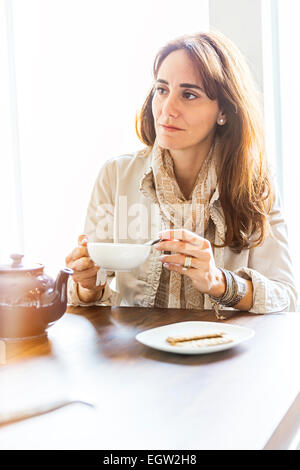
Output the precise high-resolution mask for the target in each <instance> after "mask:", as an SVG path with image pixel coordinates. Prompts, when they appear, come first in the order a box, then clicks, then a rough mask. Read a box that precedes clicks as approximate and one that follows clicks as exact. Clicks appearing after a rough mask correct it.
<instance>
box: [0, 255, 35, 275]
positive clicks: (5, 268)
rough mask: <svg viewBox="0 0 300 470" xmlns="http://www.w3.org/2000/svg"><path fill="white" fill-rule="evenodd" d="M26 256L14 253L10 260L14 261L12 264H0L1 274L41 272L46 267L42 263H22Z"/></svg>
mask: <svg viewBox="0 0 300 470" xmlns="http://www.w3.org/2000/svg"><path fill="white" fill-rule="evenodd" d="M23 257H24V255H22V254H19V253H13V254H11V255H10V258H11V259H12V263H11V264H0V273H3V272H6V273H8V272H19V271H21V272H27V271H30V272H31V271H34V272H35V271H39V270H43V269H44V265H43V264H40V263H32V264H28V265H25V266H24V264H23V263H22V258H23Z"/></svg>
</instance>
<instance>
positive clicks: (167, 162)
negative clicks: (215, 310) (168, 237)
mask: <svg viewBox="0 0 300 470" xmlns="http://www.w3.org/2000/svg"><path fill="white" fill-rule="evenodd" d="M217 151H218V141H217V139H215V141H214V143H213V145H212V147H211V149H210V151H209V153H208V156H207V158H206V159H205V161H204V162H203V165H202V167H201V170H200V171H199V173H198V176H197V179H196V182H195V185H194V188H193V190H192V193H191V195H190V197H189V199H188V200H187V199H186V198H185V197H184V196H183V194H182V192H181V190H180V188H179V185H178V183H177V180H176V177H175V174H174V165H173V159H172V157H171V155H170V153H169V152H168V151H167V150H165V149H163V148H161V147H160V146H159V145H158V144H157V141H156V142H155V143H154V146H153V149H152V163H151V166H152V176H153V180H152V183H153V184H149V185H147V190H146V193H148V194H147V195H148V196H149V197H151V199H153V200H155V202H157V203H158V205H159V209H160V214H161V217H162V228H163V229H164V230H165V229H178V228H180V229H181V228H184V229H187V230H190V231H192V232H194V233H197V234H198V235H200V236H202V237H204V235H205V232H206V230H207V228H208V224H209V218H210V213H209V201H210V199H211V196H212V194H213V193H214V191H215V189H216V186H217V171H216V168H217ZM143 189H144V190H143V192H144V193H145V188H143ZM182 282H183V283H184V294H185V295H184V297H185V299H186V308H199V307H200V306H201V305H203V294H202V293H201V292H200V291H199V290H197V289H196V288H195V287H194V285H193V282H192V280H191V279H190V278H189V277H188V276H186V275H182V274H180V273H177V272H175V271H170V281H169V297H168V307H169V308H180V307H181V301H180V293H181V283H182Z"/></svg>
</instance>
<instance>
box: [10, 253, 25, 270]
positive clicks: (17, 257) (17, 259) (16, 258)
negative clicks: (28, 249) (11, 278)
mask: <svg viewBox="0 0 300 470" xmlns="http://www.w3.org/2000/svg"><path fill="white" fill-rule="evenodd" d="M23 257H24V255H21V254H19V253H13V254H12V255H10V258H11V259H12V260H13V262H12V265H11V267H12V268H17V267H21V266H22V258H23Z"/></svg>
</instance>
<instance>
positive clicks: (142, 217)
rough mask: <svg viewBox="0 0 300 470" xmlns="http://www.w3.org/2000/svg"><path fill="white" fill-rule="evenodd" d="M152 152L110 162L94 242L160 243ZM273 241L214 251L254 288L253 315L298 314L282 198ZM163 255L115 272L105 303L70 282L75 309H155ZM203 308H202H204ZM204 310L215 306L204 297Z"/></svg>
mask: <svg viewBox="0 0 300 470" xmlns="http://www.w3.org/2000/svg"><path fill="white" fill-rule="evenodd" d="M151 157H152V153H151V149H148V148H146V149H144V150H140V151H138V152H136V153H134V154H130V155H123V156H120V157H116V158H112V159H110V160H108V161H107V162H106V163H105V164H104V166H103V167H102V168H101V170H100V172H99V174H98V177H97V179H96V182H95V185H94V188H93V191H92V195H91V198H90V202H89V206H88V209H87V215H86V220H85V226H84V233H86V234H87V235H88V237H89V241H99V242H100V241H101V242H111V243H144V242H146V241H147V240H149V239H151V238H156V235H157V232H158V231H159V230H161V227H162V224H161V216H160V213H159V210H158V207H157V206H156V205H155V203H154V202H153V201H152V200H151V199H150V198H149V197H146V192H145V190H144V189H145V186H146V185H151V184H153V173H152V168H151ZM209 211H210V219H211V224H212V226H213V230H212V231H211V233H212V237H213V238H214V240H213V239H212V240H210V241H214V242H215V243H216V244H217V245H220V244H222V241H223V239H224V235H225V231H226V225H225V218H224V214H223V210H222V207H221V203H220V201H219V192H218V188H216V190H215V192H214V194H213V195H212V197H211V199H210V202H209ZM269 217H270V224H271V227H272V234H273V235H272V236H271V235H270V236H268V237H267V238H266V239H265V241H264V243H263V244H262V245H261V246H260V247H257V248H251V249H247V250H242V252H241V253H239V254H237V253H234V252H233V251H232V250H231V249H230V248H228V247H225V248H214V250H213V251H214V257H215V263H216V266H217V267H220V268H225V269H228V270H230V271H233V272H235V273H236V274H237V275H239V276H241V277H243V278H245V279H249V280H251V281H252V284H253V305H252V308H251V310H250V312H252V313H271V312H279V311H295V310H296V304H297V292H296V288H295V283H294V279H293V273H292V262H291V257H290V254H289V249H288V240H287V228H286V224H285V221H284V218H283V215H282V211H281V208H280V201H279V196H278V193H277V194H276V195H275V202H274V205H273V208H272V212H271V214H270V216H269ZM160 254H161V253H160V252H159V251H158V250H156V249H155V248H152V250H151V254H150V255H149V257H148V258H147V260H146V261H145V262H144V263H143V264H142V265H141V266H139V267H138V268H136V269H134V270H132V271H130V272H115V273H113V272H109V273H107V274H108V282H107V285H106V287H105V290H104V293H103V296H102V298H101V300H99V301H96V302H93V303H84V302H82V301H80V300H79V298H78V294H77V285H76V283H75V282H74V281H73V279H72V277H69V281H68V303H69V304H70V305H75V306H79V305H81V306H88V305H121V306H141V307H153V306H154V304H155V298H156V294H157V290H158V287H159V283H160V278H161V271H162V263H161V261H160V260H159V256H160ZM199 308H200V306H199ZM204 308H205V309H211V308H213V304H212V303H211V301H210V298H209V296H208V295H207V294H204Z"/></svg>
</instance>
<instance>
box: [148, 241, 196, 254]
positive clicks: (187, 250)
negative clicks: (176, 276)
mask: <svg viewBox="0 0 300 470" xmlns="http://www.w3.org/2000/svg"><path fill="white" fill-rule="evenodd" d="M155 248H156V250H160V251H173V252H175V253H182V254H183V255H188V256H194V257H197V256H198V254H199V251H200V250H201V249H200V248H199V246H196V245H191V244H190V243H189V242H183V241H179V240H173V241H162V242H160V243H158V244H157V245H155Z"/></svg>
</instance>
